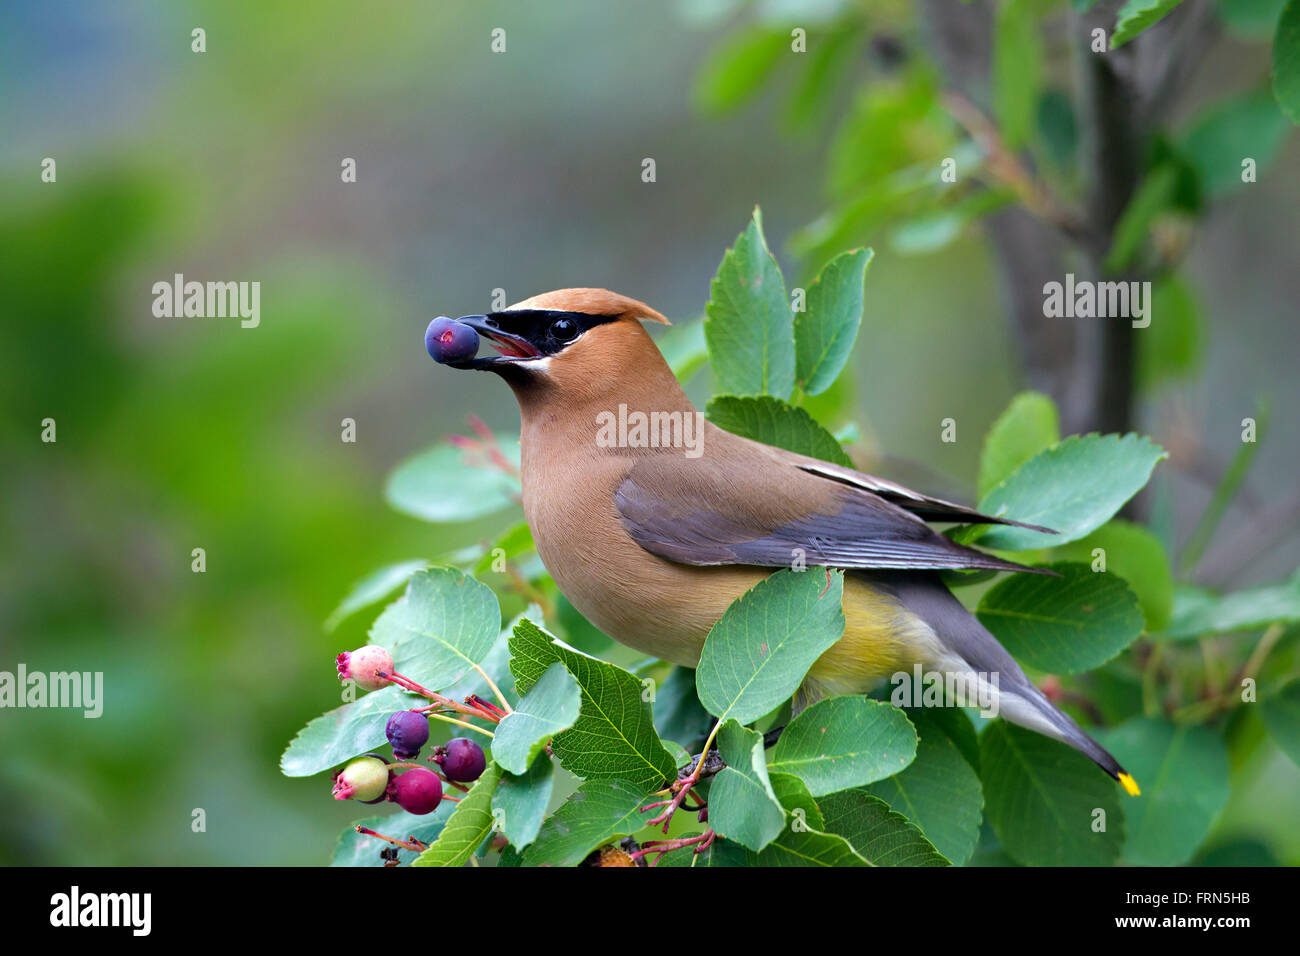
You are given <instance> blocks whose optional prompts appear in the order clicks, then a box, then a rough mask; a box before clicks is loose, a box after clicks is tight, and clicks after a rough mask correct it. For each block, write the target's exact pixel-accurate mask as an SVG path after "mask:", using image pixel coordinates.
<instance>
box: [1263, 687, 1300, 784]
mask: <svg viewBox="0 0 1300 956" xmlns="http://www.w3.org/2000/svg"><path fill="white" fill-rule="evenodd" d="M1259 715H1260V717H1261V718H1263V720H1264V726H1265V727H1267V728H1268V732H1269V734H1270V736H1272V738H1273V742H1274V743H1275V744H1277V746H1278V749H1280V750H1281V751H1282V752H1283V753H1284V754H1286V755H1287V756H1288V757H1290V758H1291V762H1292V763H1294V764H1296V766H1300V680H1293V681H1291V683H1289V684H1287V685H1286V686H1285V687H1283V688H1282V689H1281V690H1280V691H1277V692H1276V693H1273V694H1270V695H1269V696H1267V697H1265V698H1264V699H1263V700H1261V701H1260V703H1259Z"/></svg>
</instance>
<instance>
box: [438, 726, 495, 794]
mask: <svg viewBox="0 0 1300 956" xmlns="http://www.w3.org/2000/svg"><path fill="white" fill-rule="evenodd" d="M438 749H439V750H440V751H441V752H442V753H441V759H440V760H439V761H438V763H439V764H440V765H441V767H442V774H443V776H444V777H446V778H447V779H448V780H455V781H456V782H457V783H472V782H473V781H475V780H477V779H478V778H479V777H481V776H482V775H483V771H484V770H486V769H487V757H485V756H484V755H483V748H482V747H480V746H479V745H478V744H476V743H474V741H472V740H469V739H468V738H465V737H454V738H452V739H451V740H449V741H447V746H446V747H439V748H438Z"/></svg>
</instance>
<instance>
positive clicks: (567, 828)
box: [523, 780, 646, 866]
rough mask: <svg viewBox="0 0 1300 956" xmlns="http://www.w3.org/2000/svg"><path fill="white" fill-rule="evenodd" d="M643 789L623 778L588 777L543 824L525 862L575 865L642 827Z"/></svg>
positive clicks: (542, 864) (643, 816) (528, 864)
mask: <svg viewBox="0 0 1300 956" xmlns="http://www.w3.org/2000/svg"><path fill="white" fill-rule="evenodd" d="M645 802H646V792H645V790H643V789H642V788H640V787H637V786H635V785H633V784H630V783H628V782H627V781H624V780H589V781H587V782H586V783H584V784H583V785H582V786H581V787H579V788H578V789H577V790H576V791H574V792H573V794H572V795H571V796H570V797H569V799H568V800H566V801H565V802H564V803H563V804H562V805H561V806H560V808H559V809H558V810H556V811H555V813H553V814H552V815H551V817H550V818H549V819H548V820H547V821H546V822H545V823H543V824H542V829H541V832H540V833H538V835H537V840H536V841H535V842H534V843H533V845H532V846H530V847H529V848H528V849H527V850H525V851H524V858H523V865H524V866H577V865H578V864H579V863H581V862H582V861H583V860H584V859H586V858H587V854H589V853H590V852H591V851H592V850H594V849H596V848H597V847H600V846H604V845H605V844H606V843H610V842H612V841H613V840H616V839H618V838H620V837H625V836H631V835H632V834H633V833H636V832H637V831H638V830H640V829H642V828H644V827H645V815H644V814H642V813H641V812H640V808H641V806H642V805H643V804H644V803H645Z"/></svg>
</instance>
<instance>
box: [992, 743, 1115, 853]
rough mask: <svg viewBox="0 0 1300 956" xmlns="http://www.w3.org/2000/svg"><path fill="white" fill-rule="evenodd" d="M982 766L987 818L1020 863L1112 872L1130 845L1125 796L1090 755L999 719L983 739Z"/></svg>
mask: <svg viewBox="0 0 1300 956" xmlns="http://www.w3.org/2000/svg"><path fill="white" fill-rule="evenodd" d="M980 767H981V768H982V776H983V780H984V807H985V814H986V815H987V817H988V819H989V822H990V823H991V824H992V825H993V830H994V832H995V833H997V835H998V839H999V840H1001V841H1002V846H1003V848H1004V849H1005V850H1006V851H1007V853H1009V854H1010V855H1011V856H1012V857H1013V858H1014V859H1015V860H1016V861H1017V862H1020V863H1023V864H1026V865H1028V866H1108V865H1111V864H1113V863H1114V862H1115V861H1116V859H1117V858H1118V857H1119V853H1120V848H1121V847H1122V846H1123V844H1124V811H1123V809H1122V808H1121V806H1120V802H1119V792H1118V790H1117V788H1116V784H1115V782H1114V781H1113V780H1111V779H1110V778H1109V777H1107V776H1106V775H1105V774H1104V773H1102V772H1101V771H1100V770H1099V769H1097V765H1096V764H1094V763H1093V762H1092V761H1091V760H1089V759H1088V758H1087V757H1085V756H1083V754H1080V753H1078V752H1076V751H1074V750H1072V749H1070V748H1069V747H1067V746H1066V745H1065V744H1063V743H1059V742H1057V741H1055V740H1051V739H1049V738H1047V737H1044V736H1042V735H1041V734H1036V733H1034V732H1033V731H1029V730H1024V729H1022V728H1020V727H1015V726H1013V725H1011V724H1008V723H1007V722H1006V721H1003V720H998V721H994V722H993V723H991V724H989V725H988V726H987V727H986V728H985V729H984V732H983V733H982V734H980ZM1098 809H1100V810H1102V811H1104V812H1105V826H1106V829H1105V830H1104V831H1101V832H1096V831H1094V830H1093V826H1094V821H1095V820H1097V819H1099V818H1097V817H1095V816H1094V811H1095V810H1098ZM1098 825H1099V824H1098Z"/></svg>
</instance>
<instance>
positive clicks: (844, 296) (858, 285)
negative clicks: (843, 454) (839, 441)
mask: <svg viewBox="0 0 1300 956" xmlns="http://www.w3.org/2000/svg"><path fill="white" fill-rule="evenodd" d="M873 255H874V253H873V252H872V250H870V249H852V250H850V251H848V252H844V253H841V254H840V255H838V256H836V257H835V258H834V259H832V260H831V261H830V262H828V263H827V264H826V266H825V267H824V268H823V269H822V271H821V274H820V275H818V276H817V278H816V279H814V280H813V281H812V284H811V285H810V286H809V287H808V297H807V301H806V302H805V310H804V311H803V312H800V313H798V314H796V315H795V317H794V345H795V377H796V379H797V380H798V382H799V387H800V388H802V389H803V390H804V392H806V393H807V394H809V395H820V394H821V393H822V392H824V391H826V389H828V388H830V387H831V383H833V382H834V381H835V380H836V379H837V378H839V375H840V372H841V371H843V370H844V366H845V364H846V363H847V362H848V360H849V355H850V354H852V352H853V343H855V342H856V341H857V340H858V329H859V327H860V326H861V325H862V295H863V292H862V284H863V282H864V280H865V279H866V275H867V266H869V265H870V264H871V258H872V256H873Z"/></svg>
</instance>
